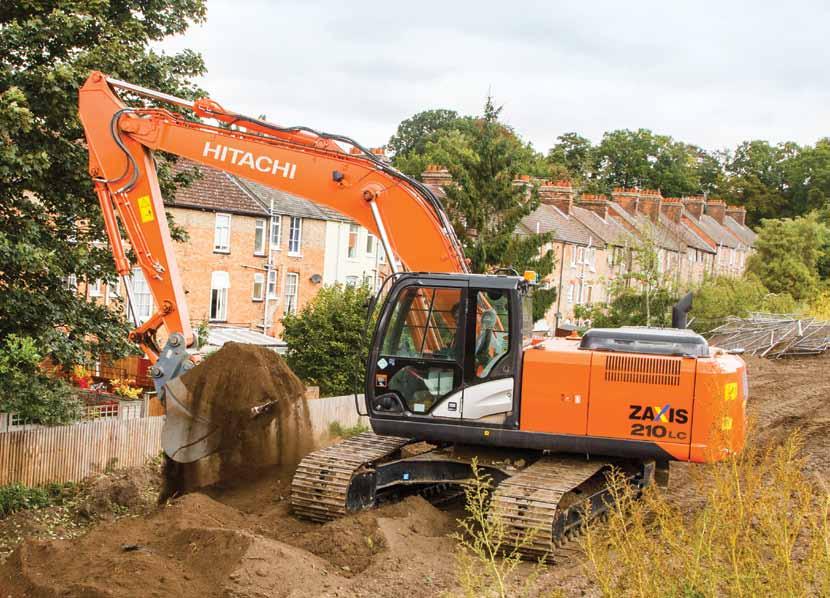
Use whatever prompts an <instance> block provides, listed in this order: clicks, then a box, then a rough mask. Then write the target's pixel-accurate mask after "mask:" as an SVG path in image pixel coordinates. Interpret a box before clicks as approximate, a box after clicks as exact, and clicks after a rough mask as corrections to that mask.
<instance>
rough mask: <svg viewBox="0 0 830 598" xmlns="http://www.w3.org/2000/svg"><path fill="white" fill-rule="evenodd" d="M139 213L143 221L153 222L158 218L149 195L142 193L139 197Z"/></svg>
mask: <svg viewBox="0 0 830 598" xmlns="http://www.w3.org/2000/svg"><path fill="white" fill-rule="evenodd" d="M138 213H139V215H140V216H141V222H145V223H146V222H152V221H153V220H155V219H156V215H155V214H154V213H153V204H152V202H151V201H150V196H149V195H142V196H141V197H139V198H138Z"/></svg>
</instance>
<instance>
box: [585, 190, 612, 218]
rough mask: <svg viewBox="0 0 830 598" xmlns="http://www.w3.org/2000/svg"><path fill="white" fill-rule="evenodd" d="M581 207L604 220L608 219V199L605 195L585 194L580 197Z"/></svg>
mask: <svg viewBox="0 0 830 598" xmlns="http://www.w3.org/2000/svg"><path fill="white" fill-rule="evenodd" d="M579 207H580V208H585V209H586V210H590V211H592V212H593V213H594V214H596V215H597V216H599V217H600V218H602V219H603V220H605V219H607V218H608V198H607V197H606V196H605V195H591V194H590V193H583V194H582V195H580V196H579Z"/></svg>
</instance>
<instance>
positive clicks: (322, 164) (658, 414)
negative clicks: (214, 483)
mask: <svg viewBox="0 0 830 598" xmlns="http://www.w3.org/2000/svg"><path fill="white" fill-rule="evenodd" d="M116 90H119V91H120V92H121V93H125V94H129V95H131V96H133V97H140V98H142V99H143V100H144V102H145V104H146V103H148V100H149V101H151V102H152V103H154V105H156V106H158V107H143V108H133V107H129V106H127V105H126V104H125V103H124V102H123V101H122V100H121V99H120V98H119V96H118V95H117V93H116ZM161 105H167V106H168V109H165V108H163V107H160V106H161ZM170 106H176V107H178V108H179V109H184V110H186V111H189V112H190V114H191V115H192V116H191V118H185V117H184V116H183V115H182V114H181V113H179V112H174V111H171V110H170V109H169V107H170ZM80 116H81V120H82V122H83V126H84V129H85V133H86V139H87V143H88V147H89V157H90V165H89V172H90V174H91V176H92V180H93V184H94V186H95V190H96V192H97V194H98V198H99V200H100V205H101V209H102V211H103V215H104V223H105V226H106V230H107V234H108V236H109V240H110V244H111V246H112V251H113V255H114V258H115V266H116V270H117V271H118V274H119V275H121V276H122V277H125V276H127V275H128V274H129V273H130V264H129V262H128V259H127V257H126V253H125V250H124V246H123V244H122V239H121V234H120V232H119V222H120V224H121V225H122V226H123V230H124V231H125V232H126V234H127V237H128V238H129V242H130V246H131V248H132V249H133V251H134V253H135V256H136V260H137V262H138V265H139V266H140V267H141V269H142V270H143V272H144V275H145V278H146V280H147V283H148V285H149V287H150V290H151V292H152V295H153V297H154V299H155V305H156V306H157V308H158V309H157V311H156V313H155V314H154V315H153V316H152V317H151V318H150V319H149V320H148V321H147V322H146V323H144V324H143V325H141V326H138V327H137V328H136V329H135V330H134V331H132V332H131V338H132V339H133V340H134V341H135V342H137V343H138V344H139V345H140V346H141V348H142V349H143V350H144V352H145V353H146V354H147V356H148V357H149V359H150V360H151V361H152V362H153V366H152V368H151V374H152V376H153V378H154V380H155V384H156V388H157V390H158V394H159V397H160V399H161V400H162V402H163V403H164V404H165V408H166V421H165V426H164V432H163V440H162V443H163V447H164V450H165V452H166V454H167V455H168V457H169V458H170V459H172V460H174V461H177V462H181V463H187V462H193V461H196V460H198V459H200V458H203V457H205V456H207V455H210V454H211V453H213V452H215V451H216V450H217V449H218V446H219V439H218V438H217V435H218V433H219V432H218V426H217V425H216V423H215V422H211V421H210V419H209V417H208V416H207V415H206V414H205V413H199V412H198V410H197V409H195V408H194V400H193V397H190V396H189V395H188V392H187V389H186V388H184V386H183V385H182V384H181V383H180V382H179V381H178V377H179V375H180V374H181V373H183V372H184V371H185V370H186V369H188V368H189V367H191V366H192V361H191V360H190V359H188V347H189V346H190V345H191V343H192V337H193V334H192V331H191V327H190V322H189V317H188V311H187V304H186V300H185V295H184V290H183V288H182V283H181V279H180V276H179V272H178V269H177V266H176V263H175V260H174V259H173V248H172V242H171V240H170V233H169V230H168V226H167V221H166V219H165V212H164V204H163V201H162V196H161V193H160V191H159V186H158V181H157V175H156V167H155V163H154V160H153V151H155V150H160V151H165V152H169V153H172V154H176V155H178V156H183V157H186V158H188V159H190V160H193V161H195V162H198V163H201V164H204V165H207V166H210V167H213V168H217V169H219V170H223V171H225V172H229V173H232V174H234V175H237V176H240V177H244V178H246V179H250V180H253V181H256V182H258V183H261V184H263V185H267V186H269V187H273V188H276V189H280V190H282V191H286V192H288V193H293V194H295V195H298V196H301V197H305V198H308V199H309V200H311V201H313V202H317V203H320V204H325V205H326V206H328V207H330V208H333V209H335V210H337V211H339V212H341V213H342V214H345V215H347V216H349V217H351V218H353V219H354V220H355V221H357V222H359V223H360V224H361V225H363V226H364V227H366V228H367V229H368V230H369V231H371V232H372V233H373V234H375V235H376V236H377V237H378V238H379V239H380V241H381V244H382V246H383V248H384V250H385V252H386V254H387V256H388V261H389V264H390V265H391V266H392V269H393V274H392V275H391V276H390V277H389V278H388V279H387V280H386V281H385V282H384V285H383V287H384V288H383V289H382V290H383V291H384V293H383V296H384V299H383V301H382V302H380V301H379V303H380V304H379V305H377V306H375V307H376V308H377V313H378V317H377V319H376V322H377V323H376V325H375V329H374V334H373V337H372V342H371V348H370V353H369V357H368V359H367V362H366V370H365V381H366V382H365V393H364V397H365V401H364V405H365V409H366V412H367V413H366V414H367V415H368V417H369V420H370V422H371V427H372V432H366V433H364V434H361V435H359V436H357V437H354V438H350V439H347V440H344V441H342V442H339V443H337V444H334V445H332V446H329V447H327V448H325V449H322V450H318V451H316V452H313V453H311V454H310V455H308V456H307V457H306V458H305V459H303V461H302V462H301V463H300V465H299V466H298V468H297V471H296V473H295V475H294V478H293V481H292V493H291V504H292V507H293V509H294V512H295V513H296V514H297V515H299V516H302V517H306V518H310V519H313V520H317V521H327V520H331V519H334V518H336V517H340V516H344V515H346V514H348V513H350V512H354V511H358V510H361V509H364V508H368V507H370V506H372V505H375V504H377V502H378V501H379V500H382V499H384V498H385V497H393V496H399V495H401V494H403V493H407V492H413V491H421V490H424V491H425V490H428V489H431V488H445V487H451V486H454V485H458V484H459V483H461V482H463V481H465V480H467V479H469V478H470V464H471V462H472V459H473V458H476V457H477V458H478V463H479V465H480V466H481V467H482V468H483V469H484V470H485V471H486V473H487V474H489V475H490V476H491V477H492V479H493V481H494V483H495V484H496V488H495V490H494V492H493V496H492V499H491V501H490V505H491V506H490V508H491V509H492V510H493V512H494V513H498V514H499V515H500V516H501V517H502V518H503V521H504V522H505V525H506V528H507V535H508V536H509V537H511V538H513V541H514V543H515V544H516V545H517V546H519V547H520V549H521V551H522V552H523V553H525V554H527V555H529V556H533V557H539V556H543V555H545V554H549V553H550V551H551V550H552V549H553V547H554V546H555V545H556V544H557V542H559V541H560V540H561V539H563V538H565V537H567V536H568V535H569V534H570V532H572V531H574V530H575V529H576V528H578V526H580V525H581V521H582V516H583V514H584V513H585V512H586V509H585V507H586V505H589V506H590V509H591V512H593V513H599V512H601V511H602V510H603V509H605V508H606V505H607V502H608V498H609V488H608V486H607V484H606V483H605V479H606V474H607V472H608V471H609V470H610V469H611V468H617V469H618V470H619V471H621V472H623V475H624V477H625V479H626V480H627V481H628V483H630V484H632V485H633V486H635V487H636V488H642V487H644V486H645V485H647V484H650V483H652V482H654V481H655V480H656V481H657V482H659V483H667V481H668V464H669V462H670V461H691V462H698V463H699V462H708V461H714V460H719V459H722V458H725V457H726V456H727V455H729V454H732V453H735V452H738V451H740V450H741V449H742V447H743V444H744V430H745V409H746V400H747V375H746V365H745V364H744V362H743V360H742V359H741V358H740V357H739V356H737V355H734V354H731V353H727V352H725V351H722V350H719V349H717V348H714V347H710V346H709V345H708V344H707V342H706V340H705V339H704V338H703V337H701V336H699V335H697V334H695V333H694V332H692V331H690V330H687V329H686V325H685V318H686V312H687V311H688V310H689V307H690V301H686V303H685V305H678V306H677V307H676V309H675V314H674V316H675V317H674V318H673V319H674V322H673V326H674V327H673V328H667V329H655V328H637V327H625V328H619V329H592V330H589V331H587V332H586V333H585V334H584V335H583V336H582V337H581V338H564V339H559V338H557V339H547V340H544V341H542V342H538V339H532V338H531V331H532V324H533V322H532V319H531V313H532V309H531V305H532V304H531V301H532V293H533V284H532V280H530V279H532V276H519V275H518V274H516V273H515V272H514V273H512V274H509V273H508V274H490V275H482V274H471V273H469V271H468V268H467V262H466V260H465V259H464V255H463V252H462V249H461V244H460V243H459V241H458V239H457V238H456V236H455V233H454V232H453V228H452V226H451V224H450V221H449V219H448V217H447V215H446V213H445V211H444V209H443V207H442V205H441V202H440V201H439V199H438V198H437V197H436V196H435V195H434V194H433V193H432V191H431V190H430V189H429V188H428V187H426V186H425V185H423V184H422V183H420V182H419V181H417V180H414V179H412V178H410V177H408V176H406V175H404V174H402V173H400V172H399V171H397V170H395V169H394V168H392V167H391V166H389V165H388V164H386V163H384V162H383V161H381V160H380V159H379V158H378V156H376V155H374V154H373V153H372V152H371V151H369V150H367V149H365V148H364V147H362V146H361V145H359V144H358V143H357V142H355V141H353V140H352V139H349V138H347V137H343V136H339V135H331V134H327V133H321V132H318V131H314V130H312V129H310V128H308V127H303V126H294V127H284V126H277V125H274V124H271V123H268V122H265V121H263V120H260V119H256V118H251V117H247V116H244V115H241V114H237V113H234V112H231V111H229V110H226V109H225V108H223V107H222V106H221V105H220V104H218V103H217V102H214V101H212V100H210V99H200V100H196V101H189V100H185V99H181V98H176V97H173V96H170V95H167V94H163V93H160V92H157V91H153V90H150V89H146V88H143V87H139V86H137V85H133V84H130V83H127V82H124V81H119V80H116V79H112V78H109V77H107V76H106V75H104V74H102V73H100V72H94V73H92V74H91V75H90V77H89V78H88V79H87V81H86V83H85V84H84V86H83V87H82V89H81V91H80ZM194 116H195V117H198V119H196V118H193V117H194ZM207 120H213V121H216V122H218V125H221V126H217V125H214V124H210V123H208V122H206V121H207ZM398 259H399V260H400V261H398ZM126 286H127V288H129V286H128V285H126ZM380 296H381V294H380V293H379V294H378V297H380ZM162 329H164V330H165V332H166V335H167V342H166V344H165V346H164V347H163V348H160V347H159V341H158V339H159V333H160V332H161V330H162ZM195 403H198V401H195ZM254 411H255V410H254ZM252 415H254V414H252ZM416 443H417V446H418V447H420V448H418V449H417V450H416V449H415V448H414V446H415V445H416ZM424 447H426V448H424ZM528 537H531V538H532V539H531V540H530V541H528V540H527V538H528Z"/></svg>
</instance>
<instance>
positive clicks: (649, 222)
mask: <svg viewBox="0 0 830 598" xmlns="http://www.w3.org/2000/svg"><path fill="white" fill-rule="evenodd" d="M422 180H423V181H424V182H425V183H427V184H429V185H430V186H431V187H432V188H433V189H436V190H440V189H441V187H443V186H445V185H448V184H451V183H452V177H451V176H450V175H449V172H447V171H446V170H445V169H442V168H440V167H437V166H430V167H429V168H428V170H427V171H426V172H424V173H423V175H422ZM514 184H516V185H521V186H525V187H528V188H529V187H530V186H531V185H538V193H539V197H540V200H541V204H542V205H540V206H539V208H538V209H536V210H535V211H534V212H533V213H532V214H530V215H528V216H527V217H525V218H524V219H523V220H522V222H521V224H520V226H519V228H518V229H517V231H516V234H520V235H533V234H543V233H550V235H551V236H552V241H551V242H550V243H548V244H547V245H546V246H545V247H543V248H542V251H548V250H551V251H553V253H554V256H555V259H556V265H555V269H554V271H553V273H552V274H551V275H549V276H548V277H547V278H546V279H545V280H544V281H542V284H544V285H546V286H547V287H554V288H556V289H557V299H556V301H555V302H554V304H553V306H552V307H551V309H550V310H549V311H548V313H547V314H546V316H545V319H544V321H541V322H537V323H536V329H537V331H540V332H541V331H544V332H548V333H553V332H554V331H559V332H560V333H563V332H566V331H567V330H569V329H572V328H573V327H575V326H577V325H582V324H586V322H581V321H578V319H577V318H576V317H575V313H574V308H575V307H576V306H577V305H589V304H591V303H595V302H607V301H609V300H610V299H611V297H610V287H611V283H612V281H613V280H614V279H615V278H616V277H617V276H619V275H620V274H622V273H624V272H625V271H626V270H628V269H631V268H634V267H636V263H635V260H634V259H633V254H632V249H633V248H635V247H636V246H637V245H638V244H641V243H642V242H643V241H644V239H646V238H649V239H651V241H652V242H653V243H654V245H655V247H656V249H657V252H658V260H659V269H660V270H661V271H662V272H663V273H664V274H665V275H666V277H668V278H670V279H672V280H673V282H674V283H675V284H676V285H677V286H678V287H679V288H689V287H692V286H694V285H695V284H698V283H700V282H702V281H703V279H704V277H706V276H709V275H727V276H739V275H741V274H742V273H743V272H744V269H745V267H746V260H747V258H748V257H749V255H750V253H751V252H752V245H753V243H754V242H755V238H756V235H755V233H754V232H753V231H752V230H750V229H749V228H748V227H747V226H746V224H745V215H746V212H745V210H744V209H743V208H739V207H732V206H727V205H726V204H725V203H724V202H723V201H721V200H717V199H706V198H704V197H688V198H668V197H663V196H662V195H661V194H660V192H659V191H655V190H648V189H623V188H618V189H614V190H613V192H612V193H611V195H610V197H608V196H605V195H589V194H580V193H579V192H578V190H577V189H575V188H574V187H573V186H572V185H571V183H570V182H568V181H556V182H551V181H539V180H536V181H533V180H531V178H530V177H528V176H523V177H520V178H518V179H517V180H516V181H514Z"/></svg>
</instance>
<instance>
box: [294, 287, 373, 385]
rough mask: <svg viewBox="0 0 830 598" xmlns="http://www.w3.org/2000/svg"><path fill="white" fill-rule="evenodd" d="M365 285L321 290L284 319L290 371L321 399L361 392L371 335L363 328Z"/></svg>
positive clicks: (366, 297) (367, 296) (364, 320)
mask: <svg viewBox="0 0 830 598" xmlns="http://www.w3.org/2000/svg"><path fill="white" fill-rule="evenodd" d="M369 296H370V292H369V289H368V288H367V287H365V286H363V287H354V286H340V285H333V286H326V287H323V288H322V289H320V292H319V293H317V296H316V297H314V299H312V300H311V301H310V302H309V303H308V304H306V306H305V307H304V308H303V309H302V310H300V311H299V312H298V313H296V314H289V315H287V316H285V318H283V321H282V323H283V326H284V327H285V330H284V332H283V338H284V339H285V342H286V343H287V344H288V352H287V354H286V360H287V361H288V365H289V367H291V369H292V370H293V371H294V373H295V374H297V376H299V377H300V379H302V380H303V381H304V382H305V383H307V384H312V385H316V386H319V387H320V392H321V393H322V395H323V396H337V395H344V394H349V393H351V392H353V391H354V390H355V383H357V385H358V389H359V392H362V389H363V380H364V361H365V358H366V355H367V354H368V349H369V342H370V341H371V339H370V338H369V337H370V333H367V329H366V302H367V301H368V299H369Z"/></svg>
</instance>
